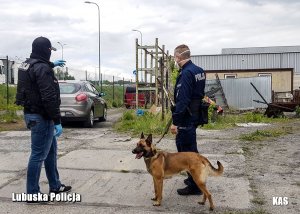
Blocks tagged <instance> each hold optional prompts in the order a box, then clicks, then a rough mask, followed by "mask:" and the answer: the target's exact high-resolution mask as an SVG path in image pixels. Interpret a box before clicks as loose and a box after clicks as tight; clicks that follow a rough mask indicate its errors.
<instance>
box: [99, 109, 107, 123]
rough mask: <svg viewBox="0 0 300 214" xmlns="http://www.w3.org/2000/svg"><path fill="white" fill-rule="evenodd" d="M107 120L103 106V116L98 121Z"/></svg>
mask: <svg viewBox="0 0 300 214" xmlns="http://www.w3.org/2000/svg"><path fill="white" fill-rule="evenodd" d="M106 120H107V107H106V106H105V107H104V109H103V117H100V118H99V121H106Z"/></svg>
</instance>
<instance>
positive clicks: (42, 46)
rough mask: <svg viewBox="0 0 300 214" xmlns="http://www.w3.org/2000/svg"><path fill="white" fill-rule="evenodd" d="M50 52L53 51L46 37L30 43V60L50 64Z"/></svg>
mask: <svg viewBox="0 0 300 214" xmlns="http://www.w3.org/2000/svg"><path fill="white" fill-rule="evenodd" d="M51 50H53V48H52V45H51V42H50V40H49V39H47V38H46V37H42V36H41V37H38V38H36V39H35V40H34V41H33V42H32V53H31V55H30V58H34V59H41V60H43V61H46V62H50V56H51Z"/></svg>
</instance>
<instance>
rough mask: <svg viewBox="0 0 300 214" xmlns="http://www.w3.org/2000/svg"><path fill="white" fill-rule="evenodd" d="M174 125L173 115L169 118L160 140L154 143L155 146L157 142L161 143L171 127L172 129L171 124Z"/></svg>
mask: <svg viewBox="0 0 300 214" xmlns="http://www.w3.org/2000/svg"><path fill="white" fill-rule="evenodd" d="M171 125H172V117H171V118H170V119H169V121H168V123H167V125H166V128H165V130H164V133H163V134H162V136H161V137H160V138H159V140H158V141H157V142H156V143H155V144H154V145H155V146H156V145H157V144H159V143H160V141H161V140H162V139H163V138H164V137H165V135H166V134H167V133H168V131H169V129H170V126H171Z"/></svg>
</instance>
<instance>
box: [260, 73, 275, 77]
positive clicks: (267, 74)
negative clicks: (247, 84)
mask: <svg viewBox="0 0 300 214" xmlns="http://www.w3.org/2000/svg"><path fill="white" fill-rule="evenodd" d="M258 76H259V77H271V76H272V74H271V73H258Z"/></svg>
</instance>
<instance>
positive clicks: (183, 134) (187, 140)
mask: <svg viewBox="0 0 300 214" xmlns="http://www.w3.org/2000/svg"><path fill="white" fill-rule="evenodd" d="M196 129H197V127H196V126H194V125H192V126H189V127H178V133H177V135H176V147H177V151H178V152H196V153H199V152H198V148H197V142H196ZM188 180H189V183H190V185H189V186H190V187H192V188H197V189H199V188H198V186H197V184H196V183H195V182H194V180H193V178H192V176H191V175H190V174H189V173H188Z"/></svg>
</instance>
